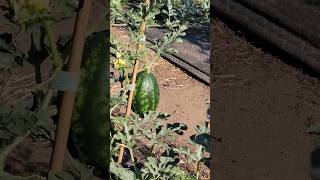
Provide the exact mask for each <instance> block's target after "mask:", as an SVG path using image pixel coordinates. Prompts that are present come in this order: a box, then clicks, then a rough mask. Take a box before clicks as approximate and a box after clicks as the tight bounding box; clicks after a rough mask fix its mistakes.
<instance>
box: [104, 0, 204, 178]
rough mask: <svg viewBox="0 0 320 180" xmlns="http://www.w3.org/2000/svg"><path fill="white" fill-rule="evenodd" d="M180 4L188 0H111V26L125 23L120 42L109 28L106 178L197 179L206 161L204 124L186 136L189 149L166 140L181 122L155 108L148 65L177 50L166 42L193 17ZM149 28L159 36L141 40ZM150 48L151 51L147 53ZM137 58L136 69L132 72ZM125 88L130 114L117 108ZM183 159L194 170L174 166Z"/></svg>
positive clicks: (122, 105) (175, 39)
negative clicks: (109, 127)
mask: <svg viewBox="0 0 320 180" xmlns="http://www.w3.org/2000/svg"><path fill="white" fill-rule="evenodd" d="M207 2H208V1H207ZM186 3H191V1H179V0H176V1H174V0H168V1H162V0H160V1H158V0H157V1H155V0H154V1H153V0H151V1H149V2H148V1H130V0H126V1H125V0H113V1H112V2H111V11H112V12H111V19H112V22H111V26H113V27H118V26H121V27H122V28H125V29H126V32H127V34H128V37H129V42H127V43H124V42H123V41H122V40H120V39H118V37H117V36H115V35H114V34H113V33H112V31H111V59H112V61H111V62H112V63H111V71H110V83H111V89H112V93H111V102H110V105H111V108H110V119H111V122H112V130H111V137H112V138H111V147H110V148H111V149H110V152H111V163H110V172H111V177H110V178H111V179H139V180H146V179H150V180H151V179H161V180H162V179H177V180H179V179H181V180H188V179H190V180H192V179H199V178H200V169H201V166H202V163H203V162H205V163H206V165H208V163H207V161H208V152H205V151H206V150H207V151H208V149H209V138H208V137H209V129H208V126H209V123H207V122H206V123H204V124H203V125H199V127H198V128H197V134H195V135H194V136H192V137H190V138H191V140H190V141H191V142H190V143H191V144H190V146H194V149H195V151H192V150H189V149H188V148H187V147H176V146H175V145H173V144H171V143H170V142H173V141H175V138H176V136H177V135H182V134H183V132H184V130H185V129H186V128H187V127H186V125H185V124H183V123H175V124H170V123H166V120H167V118H168V117H169V115H168V114H166V113H162V112H158V111H157V106H158V103H159V101H160V99H159V94H160V93H161V92H160V91H159V86H158V82H157V78H156V76H155V75H154V73H153V67H154V64H155V62H156V61H157V60H158V59H159V58H160V57H161V56H162V55H163V54H165V53H168V54H172V53H178V52H177V51H176V49H174V48H173V46H172V45H173V44H175V43H182V42H183V40H182V38H183V37H184V36H185V35H186V31H187V29H188V27H191V25H190V24H191V23H193V22H194V21H197V20H195V19H191V18H190V17H191V16H192V15H191V14H190V13H189V14H188V15H190V16H188V17H187V15H186V12H184V13H185V14H183V13H182V12H181V11H183V10H186V9H187V8H191V6H192V5H194V4H195V3H196V2H195V1H192V4H186ZM200 5H201V3H199V4H197V6H196V8H197V10H199V11H198V13H199V12H200V11H201V10H204V9H206V8H207V7H206V6H205V5H206V4H205V3H202V5H204V6H203V7H202V6H200ZM200 9H201V10H200ZM189 10H190V9H189ZM193 10H194V9H193ZM201 12H202V11H201ZM198 15H199V14H198ZM188 18H189V19H188ZM203 19H205V18H203ZM153 27H157V28H161V30H163V31H164V35H163V37H162V38H161V39H155V40H153V41H152V42H147V41H146V36H145V34H144V32H145V31H147V30H148V28H153ZM150 49H152V50H153V51H154V55H150V54H149V52H150ZM137 62H138V64H140V68H139V69H138V72H137V75H136V77H135V72H136V70H137V68H136V67H137ZM135 78H136V81H134V79H135ZM130 92H131V93H132V92H133V102H132V110H133V113H129V114H128V113H127V112H128V111H127V112H126V113H124V112H123V110H124V109H128V108H130ZM129 112H130V111H129ZM186 158H187V159H190V161H188V162H187V163H188V164H189V166H191V167H193V166H195V169H196V171H195V172H187V171H185V170H183V168H182V167H181V166H180V164H179V162H180V161H181V159H186Z"/></svg>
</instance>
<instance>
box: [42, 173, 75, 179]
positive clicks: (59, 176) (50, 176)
mask: <svg viewBox="0 0 320 180" xmlns="http://www.w3.org/2000/svg"><path fill="white" fill-rule="evenodd" d="M48 180H75V178H74V177H73V176H72V175H71V174H69V173H67V172H66V171H59V172H53V171H49V173H48Z"/></svg>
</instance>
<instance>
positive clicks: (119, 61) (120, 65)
mask: <svg viewBox="0 0 320 180" xmlns="http://www.w3.org/2000/svg"><path fill="white" fill-rule="evenodd" d="M113 65H114V67H115V68H116V69H117V70H120V69H124V68H126V67H127V63H126V61H125V60H123V59H122V58H118V59H116V60H115V61H113Z"/></svg>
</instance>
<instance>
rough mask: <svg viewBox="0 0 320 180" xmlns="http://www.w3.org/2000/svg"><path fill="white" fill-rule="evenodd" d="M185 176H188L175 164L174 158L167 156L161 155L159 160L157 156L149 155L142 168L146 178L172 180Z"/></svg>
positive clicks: (143, 177) (143, 175) (147, 179)
mask: <svg viewBox="0 0 320 180" xmlns="http://www.w3.org/2000/svg"><path fill="white" fill-rule="evenodd" d="M184 176H187V177H188V175H186V173H185V172H183V171H182V170H180V168H178V167H177V166H176V165H175V164H174V159H173V158H171V157H165V156H161V157H160V159H159V160H158V159H156V158H155V157H147V161H146V162H145V164H144V167H143V168H142V169H141V177H142V179H144V180H152V179H159V180H171V179H180V178H181V177H184Z"/></svg>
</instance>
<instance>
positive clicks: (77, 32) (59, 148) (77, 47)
mask: <svg viewBox="0 0 320 180" xmlns="http://www.w3.org/2000/svg"><path fill="white" fill-rule="evenodd" d="M91 6H92V0H85V1H83V3H82V4H81V7H80V10H79V12H78V14H77V17H76V24H75V27H74V32H73V33H74V34H73V42H72V49H71V54H70V60H69V64H68V73H73V74H79V71H80V66H81V61H82V54H83V48H84V42H85V37H86V32H87V26H88V20H89V16H90V11H91ZM75 95H76V92H71V91H65V92H64V94H63V99H62V104H61V107H60V111H59V120H58V124H57V131H56V136H55V142H54V147H53V153H52V158H51V165H50V169H51V170H52V171H61V170H62V168H63V163H64V158H65V153H66V148H67V141H68V136H69V129H70V123H71V117H72V111H73V104H74V100H75Z"/></svg>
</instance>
